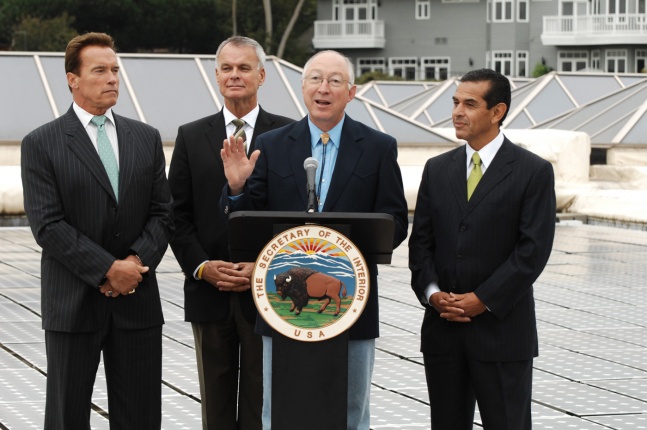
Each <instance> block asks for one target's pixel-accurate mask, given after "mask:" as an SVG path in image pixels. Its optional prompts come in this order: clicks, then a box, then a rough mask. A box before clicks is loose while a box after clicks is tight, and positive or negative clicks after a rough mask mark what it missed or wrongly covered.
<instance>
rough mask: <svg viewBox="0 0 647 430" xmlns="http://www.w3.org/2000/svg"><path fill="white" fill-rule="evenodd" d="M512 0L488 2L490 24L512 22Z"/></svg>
mask: <svg viewBox="0 0 647 430" xmlns="http://www.w3.org/2000/svg"><path fill="white" fill-rule="evenodd" d="M512 2H513V0H488V6H489V7H488V12H489V13H488V16H489V14H490V13H491V20H492V22H512V21H513V15H512V6H513V3H512Z"/></svg>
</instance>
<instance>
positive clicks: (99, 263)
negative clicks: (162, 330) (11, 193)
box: [21, 108, 173, 332]
mask: <svg viewBox="0 0 647 430" xmlns="http://www.w3.org/2000/svg"><path fill="white" fill-rule="evenodd" d="M114 118H115V123H116V127H117V135H118V140H119V165H120V169H119V202H117V201H115V196H114V192H113V191H112V187H111V185H110V181H109V180H108V175H107V174H106V171H105V169H104V167H103V164H102V163H101V160H100V158H99V154H98V153H97V150H96V149H95V148H94V146H93V145H92V142H91V141H90V138H89V137H88V134H87V132H86V131H85V129H84V128H83V126H82V125H81V122H80V121H79V119H78V117H77V116H76V114H75V113H74V110H73V109H72V108H70V109H69V110H68V111H67V113H66V114H65V115H63V116H61V117H59V118H57V119H56V120H54V121H52V122H50V123H48V124H45V125H43V126H42V127H40V128H38V129H36V130H34V131H33V132H31V133H29V134H28V135H27V136H26V137H25V139H24V140H23V142H22V149H21V150H22V181H23V188H24V199H25V210H26V212H27V216H28V219H29V224H30V226H31V229H32V232H33V233H34V236H35V238H36V242H38V244H39V245H40V246H41V247H42V248H43V255H42V262H41V277H42V278H41V285H42V297H41V299H42V318H43V328H44V329H45V330H56V331H65V332H90V331H96V330H98V329H99V327H101V326H102V324H103V323H104V322H105V320H106V318H108V317H109V316H112V321H113V324H114V325H115V326H116V327H119V328H122V329H141V328H147V327H153V326H159V325H161V324H163V323H164V319H163V317H162V308H161V303H160V297H159V290H158V287H157V280H156V277H155V268H156V267H157V265H158V264H159V262H160V261H161V260H162V257H163V256H164V253H165V251H166V248H167V246H168V240H169V238H170V236H171V233H172V229H173V222H172V215H171V209H172V208H171V206H172V199H171V193H170V191H169V188H168V184H167V181H166V173H165V162H164V153H163V151H162V142H161V139H160V135H159V132H158V131H157V130H156V129H154V128H153V127H150V126H148V125H146V124H143V123H141V122H138V121H134V120H131V119H128V118H124V117H122V116H119V115H116V114H115V115H114ZM129 252H133V253H136V254H137V255H138V256H139V257H140V258H141V260H142V262H143V263H144V265H147V266H149V267H150V271H149V272H148V273H147V274H145V275H144V279H143V281H142V282H141V283H140V286H139V287H138V288H137V294H133V295H130V296H128V297H117V298H115V299H109V298H107V297H105V296H104V295H102V294H100V293H99V291H98V289H97V288H98V286H99V285H100V284H101V283H102V282H103V278H104V276H105V274H106V272H107V271H108V269H109V268H110V266H111V265H112V263H113V262H114V261H115V259H123V258H125V257H127V256H128V254H129Z"/></svg>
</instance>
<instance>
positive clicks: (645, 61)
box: [636, 49, 647, 73]
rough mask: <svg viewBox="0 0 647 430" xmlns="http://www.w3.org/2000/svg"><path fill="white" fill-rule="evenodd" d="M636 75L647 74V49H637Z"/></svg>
mask: <svg viewBox="0 0 647 430" xmlns="http://www.w3.org/2000/svg"><path fill="white" fill-rule="evenodd" d="M636 73H647V49H636Z"/></svg>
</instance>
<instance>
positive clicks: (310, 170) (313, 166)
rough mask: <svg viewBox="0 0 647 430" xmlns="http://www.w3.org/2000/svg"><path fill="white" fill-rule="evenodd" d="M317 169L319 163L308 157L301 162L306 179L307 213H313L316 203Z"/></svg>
mask: <svg viewBox="0 0 647 430" xmlns="http://www.w3.org/2000/svg"><path fill="white" fill-rule="evenodd" d="M317 167H319V162H318V161H317V159H316V158H314V157H308V158H306V160H305V161H304V162H303V168H304V169H305V170H306V178H307V179H308V188H307V192H308V212H314V211H315V202H316V201H317V191H316V188H315V176H316V174H317Z"/></svg>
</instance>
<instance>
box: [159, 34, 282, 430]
mask: <svg viewBox="0 0 647 430" xmlns="http://www.w3.org/2000/svg"><path fill="white" fill-rule="evenodd" d="M264 65H265V53H264V52H263V48H262V47H261V46H260V45H259V44H258V42H256V41H255V40H253V39H249V38H247V37H242V36H233V37H230V38H229V39H227V40H225V41H224V42H222V43H221V44H220V46H219V47H218V50H217V51H216V80H217V82H218V86H219V89H220V93H221V94H222V96H223V98H224V101H225V103H224V107H223V109H222V110H221V111H220V112H218V113H216V114H214V115H210V116H208V117H205V118H202V119H199V120H197V121H194V122H191V123H189V124H185V125H182V126H181V127H180V128H179V129H178V135H177V139H176V141H175V149H174V151H173V157H172V159H171V166H170V170H169V183H170V186H171V192H172V194H173V196H174V215H175V219H176V223H177V224H176V225H177V231H176V235H175V237H174V238H173V240H172V242H171V248H172V249H173V253H174V254H175V257H176V258H177V261H178V263H179V264H180V266H181V267H182V270H183V272H184V274H185V282H184V299H185V300H184V312H185V319H186V320H187V321H190V322H191V325H192V328H193V334H194V339H195V350H196V358H197V365H198V375H199V380H200V396H201V403H202V427H203V428H204V429H216V428H217V429H218V430H257V429H260V428H261V405H262V393H263V379H262V343H261V339H260V336H258V335H257V334H255V333H254V322H255V320H256V308H255V306H254V301H253V298H252V295H251V291H250V276H251V273H252V269H253V263H246V262H237V263H232V262H230V258H229V240H228V235H227V227H226V225H225V222H224V221H223V220H222V217H221V216H220V215H219V211H218V200H219V197H220V196H219V193H218V190H221V189H222V188H223V186H224V185H225V183H226V179H225V175H224V172H223V165H222V159H221V158H220V150H221V148H222V143H223V140H225V139H226V138H227V136H233V135H234V134H236V135H237V136H242V137H243V139H242V140H243V141H245V143H247V144H248V145H247V147H248V149H249V150H252V149H253V148H254V144H255V141H256V138H257V136H258V135H260V134H262V133H264V132H266V131H268V130H271V129H274V128H277V127H281V126H283V125H285V124H288V123H290V122H292V120H291V119H289V118H286V117H282V116H278V115H272V114H270V113H267V112H265V111H264V110H263V109H262V108H261V107H260V106H259V105H258V98H257V94H258V90H259V88H260V86H261V85H263V83H264V82H265V67H264ZM239 363H240V371H239ZM237 412H238V413H237Z"/></svg>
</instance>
